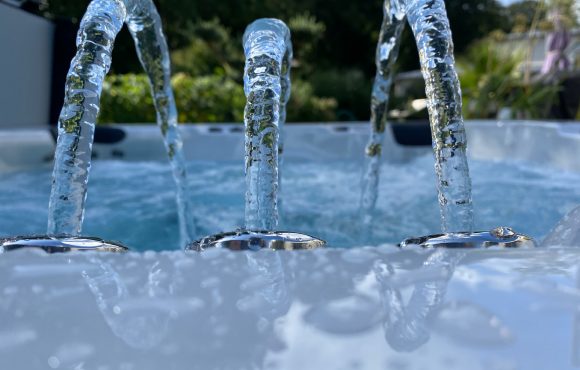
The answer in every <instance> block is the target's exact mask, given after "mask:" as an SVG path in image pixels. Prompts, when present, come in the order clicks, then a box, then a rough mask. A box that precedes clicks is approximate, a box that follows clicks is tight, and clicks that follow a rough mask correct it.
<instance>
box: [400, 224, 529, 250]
mask: <svg viewBox="0 0 580 370" xmlns="http://www.w3.org/2000/svg"><path fill="white" fill-rule="evenodd" d="M410 245H418V246H420V247H423V248H467V249H481V248H489V247H501V248H534V247H536V246H537V244H536V242H535V241H534V239H532V238H531V237H529V236H527V235H524V234H518V233H516V232H515V231H514V230H513V229H511V228H509V227H504V226H500V227H496V228H495V229H493V230H491V231H475V232H453V233H447V234H434V235H427V236H421V237H416V238H408V239H405V240H403V241H402V242H401V243H399V247H403V248H404V247H408V246H410Z"/></svg>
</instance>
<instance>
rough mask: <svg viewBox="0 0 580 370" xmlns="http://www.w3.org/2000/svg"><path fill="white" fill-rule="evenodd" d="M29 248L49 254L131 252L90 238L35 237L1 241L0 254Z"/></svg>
mask: <svg viewBox="0 0 580 370" xmlns="http://www.w3.org/2000/svg"><path fill="white" fill-rule="evenodd" d="M27 248H35V249H41V250H43V251H45V252H47V253H64V252H86V251H94V252H116V253H120V252H127V251H128V250H129V248H127V247H125V246H124V245H122V244H121V243H119V242H112V241H105V240H103V239H100V238H95V237H88V236H70V235H35V236H17V237H9V238H4V239H0V253H2V252H8V251H13V250H17V249H27Z"/></svg>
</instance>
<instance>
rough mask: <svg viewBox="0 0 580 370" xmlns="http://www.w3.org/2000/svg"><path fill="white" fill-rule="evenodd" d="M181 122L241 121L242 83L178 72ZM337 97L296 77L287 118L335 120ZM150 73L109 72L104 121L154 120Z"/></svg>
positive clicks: (174, 82)
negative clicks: (322, 93)
mask: <svg viewBox="0 0 580 370" xmlns="http://www.w3.org/2000/svg"><path fill="white" fill-rule="evenodd" d="M171 84H172V86H173V91H174V94H175V100H176V103H177V110H178V114H179V122H242V121H243V114H244V106H245V104H246V98H245V96H244V91H243V87H242V85H241V84H239V83H237V82H236V81H235V80H233V79H231V78H228V77H224V76H216V75H209V76H201V77H191V76H189V75H187V74H185V73H177V74H176V75H174V76H173V78H172V79H171ZM336 106H337V104H336V100H334V99H332V98H321V97H318V96H315V95H314V93H313V89H312V86H311V85H310V84H309V83H307V82H305V81H301V80H296V81H293V83H292V96H291V98H290V102H289V103H288V106H287V112H288V114H287V120H288V121H302V122H307V121H333V120H335V119H336V116H335V110H336ZM155 121H156V116H155V109H154V107H153V100H152V98H151V93H150V90H149V83H148V80H147V77H146V76H145V75H142V74H125V75H110V76H107V78H106V80H105V83H104V84H103V92H102V95H101V113H100V115H99V122H102V123H115V122H116V123H145V122H155Z"/></svg>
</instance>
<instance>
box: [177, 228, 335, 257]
mask: <svg viewBox="0 0 580 370" xmlns="http://www.w3.org/2000/svg"><path fill="white" fill-rule="evenodd" d="M325 245H326V242H325V241H324V240H322V239H318V238H315V237H313V236H310V235H306V234H299V233H294V232H288V231H264V230H244V229H240V230H236V231H230V232H223V233H219V234H215V235H210V236H206V237H205V238H202V239H200V240H198V241H195V242H193V243H191V244H189V245H188V246H187V247H186V250H187V251H197V252H202V251H204V250H206V249H208V248H227V249H231V250H254V251H255V250H260V249H273V250H300V249H315V248H321V247H324V246H325Z"/></svg>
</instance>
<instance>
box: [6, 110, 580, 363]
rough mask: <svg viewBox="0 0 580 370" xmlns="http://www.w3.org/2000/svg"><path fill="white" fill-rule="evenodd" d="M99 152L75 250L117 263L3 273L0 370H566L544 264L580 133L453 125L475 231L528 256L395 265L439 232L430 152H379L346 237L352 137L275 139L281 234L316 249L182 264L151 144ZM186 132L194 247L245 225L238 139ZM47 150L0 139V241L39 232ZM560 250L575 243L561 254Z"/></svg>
mask: <svg viewBox="0 0 580 370" xmlns="http://www.w3.org/2000/svg"><path fill="white" fill-rule="evenodd" d="M120 128H121V129H122V130H123V132H124V135H123V136H124V138H123V139H122V140H120V141H118V142H113V143H106V144H105V143H102V144H96V145H95V149H94V152H95V156H96V159H95V161H94V164H93V169H92V172H91V178H90V182H89V194H88V201H87V211H86V216H85V224H84V232H83V233H84V234H89V235H95V236H99V237H103V238H105V239H114V240H119V241H121V242H123V243H124V244H126V245H128V246H129V247H131V249H132V252H130V253H126V254H121V255H119V254H93V253H80V254H62V255H47V254H45V253H43V252H35V251H13V252H10V253H4V254H0V296H1V297H2V298H1V299H0V322H1V323H2V324H1V325H0V369H47V368H48V369H50V368H56V369H103V370H104V369H123V370H125V369H139V370H141V369H156V370H157V369H162V368H164V369H184V368H187V369H525V370H527V369H538V370H539V369H572V368H575V367H576V366H580V321H579V318H578V307H579V304H580V288H578V286H579V284H580V283H579V282H578V281H580V280H578V279H579V276H580V271H579V270H578V267H579V266H580V264H579V263H580V253H578V252H577V251H576V249H575V248H574V245H566V246H552V245H542V243H541V241H542V239H543V238H544V236H545V235H547V234H549V233H550V230H551V229H552V228H553V227H554V225H555V224H556V223H557V222H558V221H559V220H560V219H561V218H562V216H564V215H565V214H566V213H567V212H569V211H570V210H572V209H573V208H574V207H575V206H576V205H578V204H579V203H580V187H579V186H578V183H579V182H578V181H579V180H580V161H578V160H577V158H580V124H557V123H549V122H545V123H541V122H522V121H519V122H514V121H506V122H487V121H471V122H466V129H467V132H468V140H469V155H470V167H471V172H472V179H473V188H474V194H473V197H474V206H475V209H476V225H477V228H478V229H482V230H489V229H491V228H493V227H496V226H500V225H502V226H512V227H514V228H515V229H516V230H517V231H519V232H522V233H525V234H528V235H531V236H533V237H535V238H536V239H537V240H538V241H539V242H540V247H538V248H535V249H526V250H517V249H516V250H505V249H504V250H498V249H489V250H470V251H464V250H459V251H457V250H445V249H438V250H426V249H419V248H409V249H404V250H401V249H399V248H398V247H396V246H395V245H396V244H397V243H398V242H399V241H401V240H402V239H403V238H405V237H409V236H416V235H425V234H432V233H435V232H437V231H438V229H439V210H438V206H437V200H436V192H435V186H434V184H435V178H434V177H435V176H434V171H433V159H432V155H431V151H430V148H429V147H428V146H402V145H400V144H397V141H396V139H397V138H396V136H395V135H392V134H390V135H388V137H387V138H386V141H387V145H386V148H385V150H384V151H383V158H384V162H385V163H384V165H383V168H382V173H381V185H380V196H379V197H380V198H379V202H378V205H377V212H376V217H375V220H376V228H374V229H373V232H372V234H371V235H360V232H359V228H358V223H357V221H358V203H359V197H360V178H361V174H362V159H363V158H362V153H363V152H364V145H365V144H366V140H367V135H368V127H367V126H366V125H362V124H348V125H345V124H324V125H316V124H309V125H295V126H292V125H288V126H286V129H285V140H286V145H285V153H284V155H285V157H284V164H283V168H282V172H283V183H282V189H283V190H282V213H281V228H282V229H284V228H288V229H292V230H296V231H300V232H305V233H308V234H312V235H316V236H319V237H322V238H323V239H326V240H327V241H328V242H329V246H330V247H329V248H326V249H324V250H316V251H293V252H276V253H273V252H271V251H260V252H254V253H246V252H231V251H227V250H221V249H214V250H209V251H206V252H204V253H188V254H186V253H184V252H183V251H181V250H179V248H180V246H179V245H178V242H177V240H178V236H177V216H176V214H175V213H176V212H175V202H174V201H173V198H172V197H173V183H172V179H171V176H170V170H169V168H168V165H167V163H166V161H165V159H164V149H163V145H162V142H161V139H160V136H159V134H158V131H157V130H158V129H157V128H156V127H154V126H134V125H125V126H120ZM239 128H240V126H235V125H195V126H185V127H183V130H182V132H183V136H184V141H185V146H184V150H185V155H186V158H187V159H188V162H189V176H190V179H189V181H190V189H191V193H192V195H191V196H192V198H193V199H194V204H195V215H192V216H193V217H195V220H196V224H197V229H198V233H199V234H200V236H202V235H205V234H210V233H215V232H217V231H222V230H231V229H233V228H235V227H237V226H240V225H241V224H242V222H243V191H244V189H243V184H244V181H243V132H241V130H240V129H239ZM53 150H54V144H53V141H52V138H51V137H50V134H49V133H48V131H43V130H36V131H32V130H11V131H5V132H0V158H1V159H0V161H1V163H0V168H1V170H2V173H3V176H2V180H0V201H1V203H2V204H3V206H2V209H3V211H4V217H3V218H2V220H1V221H0V234H1V235H16V234H27V235H30V234H38V233H43V232H45V227H46V216H47V211H46V208H47V207H46V206H47V202H48V193H49V190H50V173H51V163H50V156H51V153H52V151H53ZM572 239H573V238H572Z"/></svg>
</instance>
